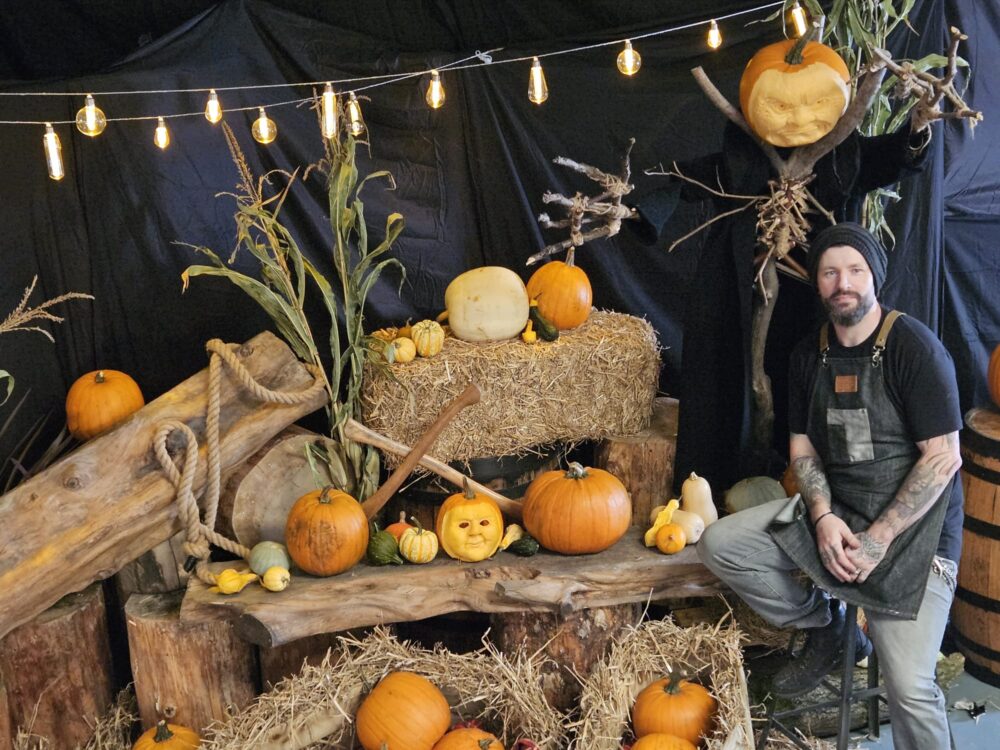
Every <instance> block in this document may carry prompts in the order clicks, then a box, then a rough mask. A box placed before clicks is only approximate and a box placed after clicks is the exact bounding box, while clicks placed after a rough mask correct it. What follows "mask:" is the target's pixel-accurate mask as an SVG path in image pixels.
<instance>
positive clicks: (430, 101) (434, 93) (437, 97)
mask: <svg viewBox="0 0 1000 750" xmlns="http://www.w3.org/2000/svg"><path fill="white" fill-rule="evenodd" d="M424 99H425V100H426V101H427V106H428V107H430V108H431V109H441V107H443V106H444V84H443V83H441V75H440V74H439V73H438V72H437V71H436V70H432V71H431V82H430V83H428V84H427V94H426V95H425V96H424Z"/></svg>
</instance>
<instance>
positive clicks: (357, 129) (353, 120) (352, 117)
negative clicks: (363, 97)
mask: <svg viewBox="0 0 1000 750" xmlns="http://www.w3.org/2000/svg"><path fill="white" fill-rule="evenodd" d="M347 119H348V121H349V122H350V126H349V127H350V129H351V135H353V136H354V137H355V138H357V137H358V136H359V135H361V134H362V133H364V132H365V119H364V118H363V117H362V116H361V102H359V101H358V97H356V96H355V95H354V92H353V91H352V92H351V93H350V94H349V95H348V98H347Z"/></svg>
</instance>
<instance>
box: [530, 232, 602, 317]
mask: <svg viewBox="0 0 1000 750" xmlns="http://www.w3.org/2000/svg"><path fill="white" fill-rule="evenodd" d="M528 297H529V298H530V299H534V300H538V312H540V313H541V314H542V317H544V318H545V319H546V320H547V321H549V322H550V323H552V325H554V326H555V327H556V328H558V329H559V330H560V331H565V330H567V329H569V328H576V327H577V326H579V325H582V324H583V323H585V322H587V318H589V317H590V306H591V303H592V302H593V299H594V293H593V290H592V289H591V286H590V279H589V278H587V274H586V272H585V271H584V270H583V269H582V268H580V267H579V266H577V265H575V264H574V262H573V248H570V249H569V252H568V253H566V262H565V263H564V262H563V261H561V260H552V261H549V262H548V263H546V264H545V265H544V266H542V267H541V268H539V269H538V270H537V271H535V272H534V273H533V274H532V275H531V278H530V279H528Z"/></svg>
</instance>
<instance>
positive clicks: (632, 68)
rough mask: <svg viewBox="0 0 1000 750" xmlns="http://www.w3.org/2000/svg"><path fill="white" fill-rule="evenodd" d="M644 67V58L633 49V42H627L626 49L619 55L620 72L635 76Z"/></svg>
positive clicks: (629, 40)
mask: <svg viewBox="0 0 1000 750" xmlns="http://www.w3.org/2000/svg"><path fill="white" fill-rule="evenodd" d="M641 65H642V56H641V55H640V54H639V53H638V52H636V51H635V50H634V49H632V40H631V39H626V40H625V49H623V50H622V51H621V52H619V53H618V70H620V71H621V72H622V73H623V74H624V75H627V76H634V75H635V74H636V73H638V72H639V67H640V66H641Z"/></svg>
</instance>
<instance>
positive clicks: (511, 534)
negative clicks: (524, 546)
mask: <svg viewBox="0 0 1000 750" xmlns="http://www.w3.org/2000/svg"><path fill="white" fill-rule="evenodd" d="M523 538H524V529H523V528H521V527H520V526H518V525H517V524H516V523H512V524H510V525H508V526H507V531H505V532H504V535H503V539H501V540H500V549H507V548H508V547H509V546H510V545H511V544H513V543H514V542H516V541H517V540H518V539H523Z"/></svg>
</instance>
